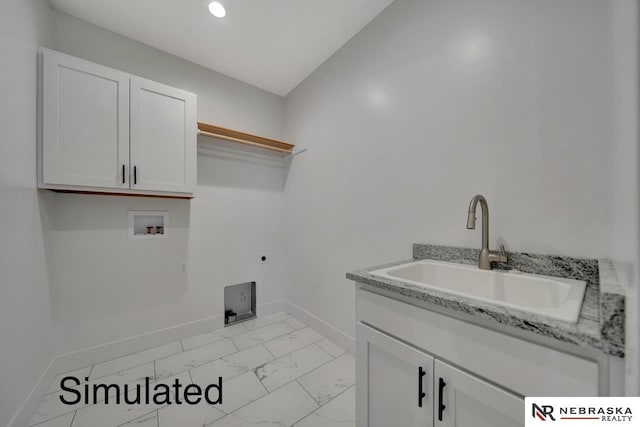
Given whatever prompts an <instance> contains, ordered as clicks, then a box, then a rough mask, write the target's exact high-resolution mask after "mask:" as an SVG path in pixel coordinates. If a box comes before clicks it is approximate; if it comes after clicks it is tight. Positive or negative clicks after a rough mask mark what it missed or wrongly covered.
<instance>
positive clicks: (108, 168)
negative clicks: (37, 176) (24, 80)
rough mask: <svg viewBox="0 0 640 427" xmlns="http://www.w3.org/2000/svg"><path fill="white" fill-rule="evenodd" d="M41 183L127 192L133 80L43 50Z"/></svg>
mask: <svg viewBox="0 0 640 427" xmlns="http://www.w3.org/2000/svg"><path fill="white" fill-rule="evenodd" d="M42 76H43V85H42V101H43V104H42V119H43V120H42V138H43V143H44V144H43V146H42V148H43V152H42V160H43V162H42V183H43V184H44V185H45V186H46V185H49V184H57V185H68V186H77V185H80V186H89V187H100V188H118V189H121V188H122V187H126V188H128V184H126V183H125V184H123V183H122V170H121V168H120V165H127V166H128V164H129V76H128V75H127V74H125V73H121V72H119V71H115V70H111V69H109V68H106V67H102V66H100V65H96V64H93V63H91V62H87V61H83V60H81V59H77V58H73V57H71V56H67V55H60V54H56V53H53V52H50V51H45V53H44V55H43V61H42Z"/></svg>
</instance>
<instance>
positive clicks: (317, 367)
mask: <svg viewBox="0 0 640 427" xmlns="http://www.w3.org/2000/svg"><path fill="white" fill-rule="evenodd" d="M314 344H315V343H311V344H309V345H306V346H304V347H301V348H299V349H298V350H295V351H299V350H302V349H304V348H307V347H311V346H312V345H314ZM316 347H318V349H320V351H322V352H324V353H327V352H326V351H324V350H323V349H322V348H320V347H319V346H316ZM295 351H292V352H291V353H295ZM291 353H289V354H286V355H285V356H288V355H290V354H291ZM327 354H328V355H329V357H331V360H328V361H326V362H325V363H323V364H322V365H318V366H316V367H315V368H313V369H312V370H310V371H308V372H305V373H304V374H302V375H300V376H298V377H296V378H294V379H293V380H291V381H289V382H287V383H285V384H282V385H281V386H279V387H276V388H274V389H273V391H269V389H267V391H269V393H273V392H274V391H276V390H279V389H281V388H282V387H284V386H286V385H288V384H291V383H292V382H294V381H297V380H298V378H301V377H303V376H305V375H307V374H310V373H311V372H313V371H315V370H316V369H319V368H322V367H323V366H325V365H327V364H329V363H331V362H333V361H334V360H335V358H333V357H332V356H331V355H330V354H329V353H327ZM285 356H282V357H285ZM282 357H280V358H278V359H281V358H282ZM278 359H275V360H278ZM271 362H273V360H272V361H271ZM271 362H267V363H265V364H264V365H267V364H269V363H271ZM264 365H261V366H258V367H257V368H255V369H258V368H261V367H262V366H264ZM256 376H257V375H256ZM258 379H259V380H260V378H258ZM260 382H262V380H260ZM262 385H263V386H264V383H263V384H262ZM264 387H265V388H267V387H266V386H264ZM302 388H304V387H302ZM313 401H314V402H315V399H314V400H313Z"/></svg>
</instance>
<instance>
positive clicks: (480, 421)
mask: <svg viewBox="0 0 640 427" xmlns="http://www.w3.org/2000/svg"><path fill="white" fill-rule="evenodd" d="M434 383H435V384H434V387H435V392H436V399H435V403H434V420H435V426H436V427H454V426H455V427H519V426H523V425H524V399H522V398H520V397H517V396H515V395H513V394H511V393H509V392H507V391H505V390H502V389H500V388H498V387H496V386H494V385H491V384H489V383H487V382H485V381H483V380H481V379H479V378H477V377H475V376H473V375H470V374H468V373H466V372H463V371H461V370H459V369H457V368H454V367H453V366H451V365H449V364H447V363H444V362H442V361H440V360H436V361H435V379H434Z"/></svg>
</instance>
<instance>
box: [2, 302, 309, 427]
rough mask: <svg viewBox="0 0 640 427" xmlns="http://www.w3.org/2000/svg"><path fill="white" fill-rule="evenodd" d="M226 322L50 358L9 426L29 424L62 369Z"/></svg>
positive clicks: (215, 319) (214, 320) (276, 306)
mask: <svg viewBox="0 0 640 427" xmlns="http://www.w3.org/2000/svg"><path fill="white" fill-rule="evenodd" d="M288 308H289V304H288V302H287V301H285V300H278V301H273V302H269V303H265V304H261V305H259V306H258V314H259V315H265V314H269V313H275V312H277V311H287V312H288V311H289V310H288ZM301 320H302V319H301ZM223 326H224V316H223V315H218V316H212V317H207V318H204V319H199V320H194V321H192V322H187V323H183V324H181V325H176V326H172V327H170V328H165V329H160V330H157V331H153V332H148V333H146V334H142V335H137V336H133V337H129V338H125V339H122V340H117V341H113V342H109V343H106V344H100V345H97V346H93V347H88V348H84V349H82V350H78V351H73V352H70V353H65V354H60V355H58V356H55V357H54V358H53V359H52V360H51V362H49V365H48V367H47V368H46V369H45V370H44V372H43V373H42V375H41V376H40V379H39V380H38V382H37V383H36V385H35V386H34V387H33V389H32V390H31V392H30V393H29V395H28V396H27V398H26V399H25V401H24V402H23V404H22V406H20V408H19V409H18V411H17V412H16V414H15V415H14V416H13V418H12V419H11V421H10V422H9V424H8V425H7V427H26V426H28V425H29V421H30V420H31V417H32V416H33V414H34V413H35V411H36V409H37V407H38V404H39V403H40V400H41V399H42V397H43V396H44V395H45V394H46V392H47V391H48V390H49V388H50V387H51V384H52V383H53V380H54V379H55V377H56V376H57V375H59V374H61V373H64V372H69V371H73V370H76V369H80V368H82V367H85V366H90V365H95V364H96V363H102V362H106V361H108V360H112V359H117V358H118V357H122V356H126V355H128V354H132V353H137V352H139V351H144V350H148V349H150V348H153V347H157V346H160V345H164V344H169V343H171V342H173V341H177V340H179V339H181V338H186V337H190V336H193V335H198V334H202V333H204V332H208V331H211V330H215V329H220V328H222V327H223Z"/></svg>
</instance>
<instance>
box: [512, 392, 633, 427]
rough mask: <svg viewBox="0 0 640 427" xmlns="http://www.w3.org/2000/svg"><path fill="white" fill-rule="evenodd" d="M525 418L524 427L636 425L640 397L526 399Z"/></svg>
mask: <svg viewBox="0 0 640 427" xmlns="http://www.w3.org/2000/svg"><path fill="white" fill-rule="evenodd" d="M636 415H638V418H637V419H636ZM524 417H525V427H531V426H541V425H547V426H548V425H550V424H551V425H554V426H555V425H557V426H563V425H572V426H580V427H590V426H602V425H612V424H615V425H620V424H622V425H637V424H636V423H638V421H639V420H640V397H526V398H525V414H524Z"/></svg>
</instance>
